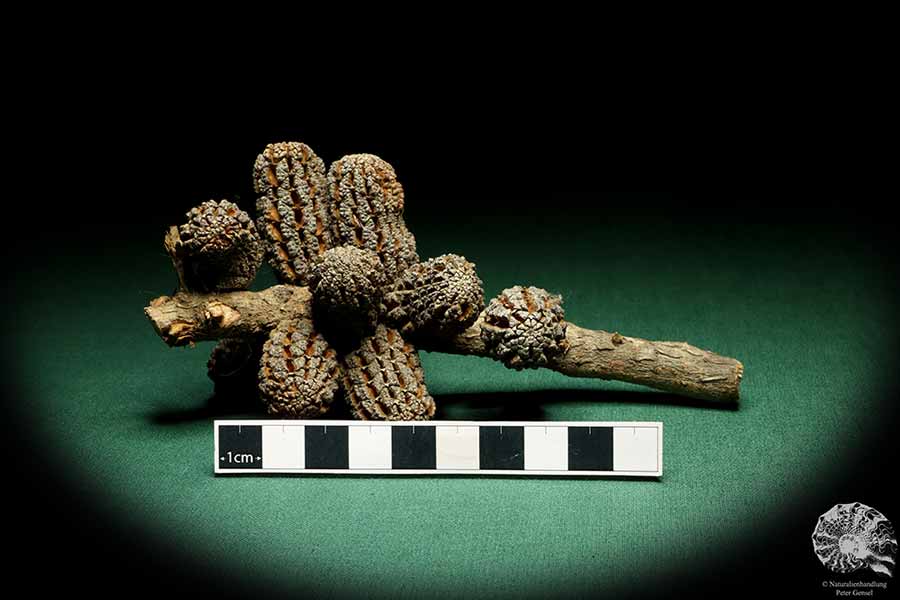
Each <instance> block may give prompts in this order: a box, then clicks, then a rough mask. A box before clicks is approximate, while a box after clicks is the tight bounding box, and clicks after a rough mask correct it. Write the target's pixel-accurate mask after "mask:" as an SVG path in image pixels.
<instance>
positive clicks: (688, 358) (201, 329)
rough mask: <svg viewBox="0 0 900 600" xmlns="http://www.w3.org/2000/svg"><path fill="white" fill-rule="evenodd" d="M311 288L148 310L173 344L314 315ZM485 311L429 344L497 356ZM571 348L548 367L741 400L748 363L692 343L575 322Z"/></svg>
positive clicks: (423, 345) (186, 296)
mask: <svg viewBox="0 0 900 600" xmlns="http://www.w3.org/2000/svg"><path fill="white" fill-rule="evenodd" d="M310 300H311V298H310V293H309V290H308V289H307V288H306V287H298V286H293V285H276V286H274V287H270V288H268V289H266V290H263V291H260V292H250V291H242V292H226V293H213V294H196V293H192V292H186V291H181V292H178V293H177V294H175V295H174V296H161V297H159V298H156V299H155V300H153V301H152V302H151V303H150V305H149V306H148V307H146V308H145V309H144V312H145V314H146V315H147V317H148V318H149V319H150V322H151V323H152V324H153V327H154V329H155V330H156V332H157V334H159V336H160V337H161V338H162V339H163V341H164V342H166V344H168V345H170V346H183V345H188V344H193V343H194V342H197V341H204V340H216V339H221V338H233V337H247V336H250V335H260V334H263V333H265V332H267V331H269V330H271V329H273V328H274V327H275V326H276V325H277V324H278V323H279V322H281V321H283V320H285V319H298V318H309V317H310V315H311V314H312V313H311V308H310ZM483 316H484V313H482V316H480V317H479V318H478V320H477V321H476V322H475V324H474V325H472V326H471V327H469V328H468V329H466V330H465V331H464V332H462V333H461V334H459V335H457V336H455V337H452V338H449V339H445V340H440V341H438V340H432V341H431V342H430V343H428V342H424V341H419V343H418V344H417V346H418V348H419V349H421V350H428V351H435V352H448V353H452V354H465V355H476V356H487V357H491V358H494V357H493V356H491V353H490V351H489V350H488V348H487V347H486V345H485V343H484V341H483V337H482V331H481V330H482V328H483V327H490V325H488V324H485V323H484V320H483ZM565 335H566V342H567V349H566V351H565V352H564V353H562V354H560V355H558V356H554V357H552V359H551V360H550V362H549V364H547V368H550V369H553V370H554V371H558V372H560V373H563V374H564V375H568V376H570V377H592V378H599V379H615V380H620V381H627V382H631V383H637V384H641V385H646V386H648V387H652V388H656V389H659V390H664V391H667V392H671V393H674V394H679V395H682V396H688V397H691V398H697V399H700V400H708V401H713V402H737V401H738V400H739V398H740V383H741V377H742V375H743V371H744V367H743V365H742V364H741V362H740V361H738V360H735V359H733V358H728V357H725V356H720V355H718V354H714V353H712V352H709V351H707V350H701V349H699V348H696V347H694V346H691V345H689V344H687V343H684V342H654V341H649V340H643V339H640V338H633V337H627V336H623V335H620V334H618V333H610V332H607V331H600V330H590V329H584V328H582V327H578V326H577V325H573V324H572V323H568V324H567V328H566V334H565Z"/></svg>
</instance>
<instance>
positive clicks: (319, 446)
mask: <svg viewBox="0 0 900 600" xmlns="http://www.w3.org/2000/svg"><path fill="white" fill-rule="evenodd" d="M662 432H663V425H662V423H658V422H605V421H566V422H559V421H550V422H523V421H431V422H423V421H321V420H315V421H272V420H268V421H265V420H250V421H243V420H242V421H216V422H215V442H216V449H215V452H216V453H215V459H214V460H215V472H216V474H217V475H236V474H248V473H250V474H268V473H284V474H297V475H302V474H312V473H330V474H334V475H361V474H373V475H384V474H388V475H526V476H527V475H539V476H548V475H557V476H572V475H578V476H619V477H660V476H661V475H662Z"/></svg>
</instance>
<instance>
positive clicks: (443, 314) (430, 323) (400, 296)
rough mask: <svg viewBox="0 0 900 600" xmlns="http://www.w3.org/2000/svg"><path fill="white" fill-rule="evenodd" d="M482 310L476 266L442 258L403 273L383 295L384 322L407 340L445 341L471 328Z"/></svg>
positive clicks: (450, 256) (462, 259)
mask: <svg viewBox="0 0 900 600" xmlns="http://www.w3.org/2000/svg"><path fill="white" fill-rule="evenodd" d="M483 308H484V290H483V286H482V282H481V279H480V278H479V277H478V274H477V273H476V272H475V265H474V264H473V263H471V262H469V261H467V260H466V258H465V257H464V256H458V255H456V254H444V255H442V256H438V257H436V258H430V259H428V260H426V261H425V262H422V263H417V264H415V265H413V266H411V267H409V268H407V269H405V270H404V271H403V272H402V273H401V274H400V276H399V277H398V278H397V280H396V281H395V282H394V284H393V285H392V286H391V288H390V290H389V291H388V292H387V293H385V295H384V301H383V302H382V309H383V312H384V315H385V322H386V323H387V324H389V325H390V326H392V327H394V328H396V329H397V330H399V331H400V333H401V334H402V335H403V336H404V337H406V338H407V339H413V340H415V339H423V338H425V337H447V336H451V335H456V334H458V333H460V332H461V331H463V330H465V329H466V328H467V327H469V326H470V325H472V323H474V322H475V320H476V319H477V318H478V315H479V313H480V312H481V310H482V309H483Z"/></svg>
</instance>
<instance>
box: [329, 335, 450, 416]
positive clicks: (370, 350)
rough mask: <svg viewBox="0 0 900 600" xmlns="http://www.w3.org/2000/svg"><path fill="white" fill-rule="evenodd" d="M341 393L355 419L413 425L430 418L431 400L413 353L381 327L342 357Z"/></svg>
mask: <svg viewBox="0 0 900 600" xmlns="http://www.w3.org/2000/svg"><path fill="white" fill-rule="evenodd" d="M344 392H345V393H346V394H347V400H348V402H349V404H350V410H351V412H352V413H353V415H354V416H355V417H356V418H357V419H363V420H387V421H414V420H427V419H430V418H431V417H432V416H434V411H435V404H434V398H432V397H431V396H430V395H429V394H428V390H426V389H425V373H424V372H423V371H422V365H421V363H420V362H419V355H418V354H417V353H416V349H415V348H414V347H413V346H412V345H411V344H409V343H407V342H405V341H403V338H402V337H401V336H400V334H399V333H398V332H397V331H396V330H394V329H389V328H387V327H385V326H384V325H379V326H378V328H377V329H376V331H375V334H374V335H372V336H370V337H367V338H365V339H364V340H363V341H362V343H361V344H360V347H359V348H358V349H357V350H355V351H353V352H351V353H350V354H348V355H346V356H345V357H344Z"/></svg>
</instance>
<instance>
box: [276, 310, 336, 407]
mask: <svg viewBox="0 0 900 600" xmlns="http://www.w3.org/2000/svg"><path fill="white" fill-rule="evenodd" d="M339 384H340V363H339V362H338V357H337V352H336V351H335V350H334V349H333V348H332V347H331V346H330V345H329V344H328V342H326V341H325V338H324V337H323V336H322V335H321V334H320V333H318V332H317V331H315V330H314V329H313V326H312V322H311V321H309V320H308V319H299V320H296V321H284V322H282V323H280V324H279V325H278V326H277V327H276V328H275V329H273V330H272V332H271V333H270V334H269V339H267V340H266V342H265V344H264V345H263V351H262V359H261V360H260V369H259V393H260V398H261V400H262V401H263V404H265V406H266V410H267V411H268V413H269V414H270V415H274V416H278V417H283V418H287V419H302V418H309V417H317V416H320V415H322V414H323V413H325V412H326V411H327V410H328V408H329V407H330V406H331V402H332V400H334V395H335V393H336V392H337V390H338V386H339Z"/></svg>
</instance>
